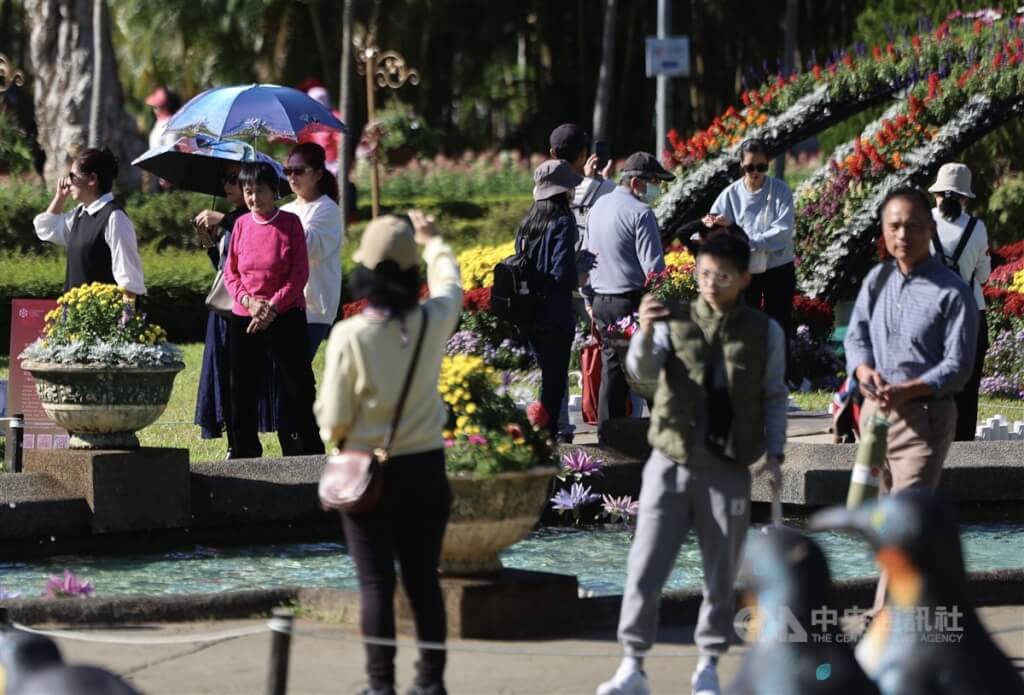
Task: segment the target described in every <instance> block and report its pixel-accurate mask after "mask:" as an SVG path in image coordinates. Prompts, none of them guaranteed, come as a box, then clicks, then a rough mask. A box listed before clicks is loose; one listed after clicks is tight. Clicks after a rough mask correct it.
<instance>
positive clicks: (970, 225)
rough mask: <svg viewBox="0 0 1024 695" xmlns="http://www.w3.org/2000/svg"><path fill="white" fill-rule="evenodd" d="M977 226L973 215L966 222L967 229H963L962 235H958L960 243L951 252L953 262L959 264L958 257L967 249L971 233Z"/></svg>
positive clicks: (976, 219)
mask: <svg viewBox="0 0 1024 695" xmlns="http://www.w3.org/2000/svg"><path fill="white" fill-rule="evenodd" d="M977 224H978V218H977V217H974V216H973V215H972V216H971V218H970V219H969V220H967V227H966V228H964V233H963V234H961V235H960V241H959V242H957V245H956V249H955V250H954V251H953V262H954V263H959V262H960V256H962V255H963V253H964V249H965V248H967V242H968V241H970V239H971V233H972V232H973V231H974V227H975V226H977Z"/></svg>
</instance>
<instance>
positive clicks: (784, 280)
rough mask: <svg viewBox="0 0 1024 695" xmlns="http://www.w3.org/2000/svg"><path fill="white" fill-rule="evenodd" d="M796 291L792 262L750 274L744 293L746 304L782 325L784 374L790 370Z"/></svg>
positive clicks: (794, 267) (794, 271) (787, 374)
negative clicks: (784, 353)
mask: <svg viewBox="0 0 1024 695" xmlns="http://www.w3.org/2000/svg"><path fill="white" fill-rule="evenodd" d="M794 292H796V266H795V265H794V264H793V263H787V264H785V265H780V266H779V267H777V268H771V269H770V270H766V271H764V272H763V273H758V274H757V275H754V276H752V279H751V281H750V285H749V286H748V287H747V291H746V292H745V293H744V295H743V297H744V300H745V301H746V302H747V306H751V307H754V308H755V309H761V310H762V311H764V313H766V314H768V315H769V316H771V317H772V318H773V319H775V320H776V321H778V323H779V325H780V326H782V335H784V336H785V340H784V344H785V347H786V376H787V377H788V376H789V374H790V372H791V371H792V370H791V368H790V365H789V339H790V336H791V335H792V323H793V293H794Z"/></svg>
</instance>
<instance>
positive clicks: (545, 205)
mask: <svg viewBox="0 0 1024 695" xmlns="http://www.w3.org/2000/svg"><path fill="white" fill-rule="evenodd" d="M533 180H534V187H533V201H534V202H533V205H531V206H530V210H529V211H528V212H527V213H526V216H525V217H524V218H523V221H522V222H521V223H520V224H519V231H518V233H517V234H516V248H517V250H521V249H523V248H526V249H528V250H529V256H530V261H531V265H532V268H533V273H532V277H531V278H530V287H531V291H533V292H536V293H537V294H539V295H540V296H541V297H542V301H541V303H540V306H539V308H538V313H537V317H536V320H535V321H534V322H533V324H532V325H531V326H530V328H529V329H528V331H527V336H526V337H527V339H528V340H529V343H530V347H531V348H532V349H533V352H534V354H536V356H537V362H538V363H539V365H540V371H541V387H540V402H541V404H542V405H543V406H544V410H545V411H546V412H547V414H548V427H549V428H550V430H551V436H552V438H555V437H557V436H558V434H559V433H558V419H559V418H558V413H559V409H560V407H561V404H562V397H563V396H564V394H565V387H566V383H567V382H568V379H569V357H570V353H571V351H572V339H573V333H574V330H575V317H574V311H573V305H572V292H573V290H574V289H576V288H577V287H578V286H579V280H580V278H579V275H578V273H577V271H576V251H575V247H574V242H575V239H576V219H575V218H574V217H573V214H572V210H571V209H570V207H569V203H570V201H571V200H572V196H573V191H574V189H575V188H576V186H577V185H579V183H580V182H581V181H582V180H583V177H581V176H580V175H579V174H576V173H573V171H572V167H571V166H570V165H569V163H568V162H566V161H565V160H564V159H549V160H548V161H546V162H544V163H542V164H541V165H540V166H539V167H537V170H536V171H535V172H534V173H533Z"/></svg>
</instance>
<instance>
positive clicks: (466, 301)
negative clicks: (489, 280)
mask: <svg viewBox="0 0 1024 695" xmlns="http://www.w3.org/2000/svg"><path fill="white" fill-rule="evenodd" d="M462 308H463V309H465V310H466V311H468V312H470V313H476V312H478V311H490V310H491V288H490V287H479V288H477V289H475V290H469V291H468V292H466V293H465V294H463V295H462Z"/></svg>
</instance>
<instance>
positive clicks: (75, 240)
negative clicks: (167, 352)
mask: <svg viewBox="0 0 1024 695" xmlns="http://www.w3.org/2000/svg"><path fill="white" fill-rule="evenodd" d="M115 178H117V160H116V159H115V158H114V154H113V153H112V152H111V151H110V150H108V149H103V150H98V149H95V148H92V147H90V148H88V149H86V150H83V151H82V152H81V153H80V154H79V155H78V156H77V157H75V159H74V160H73V161H72V163H71V168H70V170H69V171H68V175H67V176H62V177H61V178H60V180H59V181H58V182H57V191H56V193H54V196H53V200H51V201H50V205H49V207H48V208H46V211H45V212H41V213H39V214H38V215H36V217H35V219H34V220H32V225H33V226H34V227H35V230H36V236H38V237H39V238H40V239H42V240H43V241H49V242H51V243H53V244H57V245H59V246H64V247H66V248H67V255H68V263H67V272H66V274H65V276H64V291H65V292H67V291H68V290H70V289H72V288H75V287H79V286H80V285H88V284H90V283H93V282H102V283H106V284H110V285H117V286H118V287H120V288H121V289H122V290H123V291H124V294H125V297H127V298H129V299H134V298H135V297H136V296H137V295H140V294H145V293H146V285H145V283H144V282H143V275H142V259H141V258H140V257H139V247H138V243H137V241H136V239H135V227H134V226H132V221H131V220H130V219H128V216H127V215H126V214H124V211H123V210H122V209H121V206H120V205H119V204H117V203H115V202H114V195H113V194H112V193H111V192H110V190H111V189H112V188H113V186H114V179H115ZM68 196H71V198H73V199H74V200H76V201H78V203H79V204H78V206H77V207H76V208H75V209H74V210H72V211H71V212H67V213H65V212H64V204H65V203H66V202H67V199H68Z"/></svg>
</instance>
